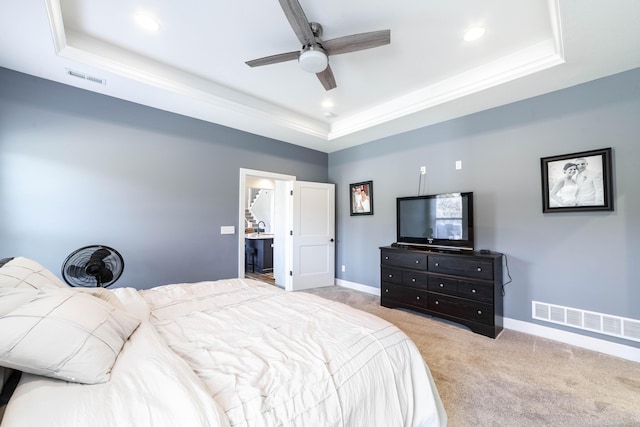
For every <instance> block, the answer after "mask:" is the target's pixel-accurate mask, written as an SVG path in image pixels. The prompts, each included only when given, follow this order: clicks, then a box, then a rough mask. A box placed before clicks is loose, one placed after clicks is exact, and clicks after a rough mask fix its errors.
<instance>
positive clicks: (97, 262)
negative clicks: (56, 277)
mask: <svg viewBox="0 0 640 427" xmlns="http://www.w3.org/2000/svg"><path fill="white" fill-rule="evenodd" d="M122 270H124V260H123V259H122V255H120V253H119V252H118V251H116V250H115V249H113V248H110V247H108V246H102V245H93V246H85V247H84V248H80V249H78V250H77V251H75V252H73V253H72V254H71V255H69V256H68V257H67V259H66V260H64V263H62V277H63V278H64V280H65V282H67V283H68V284H69V285H71V286H82V287H103V288H106V287H107V286H111V285H112V284H113V283H114V282H115V281H116V280H118V279H119V278H120V275H122Z"/></svg>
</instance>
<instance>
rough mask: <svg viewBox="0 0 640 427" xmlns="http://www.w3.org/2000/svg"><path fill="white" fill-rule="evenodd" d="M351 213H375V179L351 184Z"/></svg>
mask: <svg viewBox="0 0 640 427" xmlns="http://www.w3.org/2000/svg"><path fill="white" fill-rule="evenodd" d="M349 196H350V198H351V203H350V206H351V215H352V216H353V215H373V181H365V182H357V183H355V184H349Z"/></svg>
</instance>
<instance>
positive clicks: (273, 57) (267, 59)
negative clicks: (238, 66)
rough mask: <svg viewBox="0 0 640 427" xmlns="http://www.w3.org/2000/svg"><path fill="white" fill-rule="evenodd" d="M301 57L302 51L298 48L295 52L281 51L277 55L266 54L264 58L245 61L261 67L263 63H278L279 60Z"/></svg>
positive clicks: (251, 65)
mask: <svg viewBox="0 0 640 427" xmlns="http://www.w3.org/2000/svg"><path fill="white" fill-rule="evenodd" d="M299 57H300V52H299V51H297V50H296V51H295V52H287V53H279V54H277V55H271V56H265V57H264V58H258V59H254V60H252V61H247V62H245V64H247V65H248V66H249V67H260V66H262V65H269V64H277V63H279V62H285V61H293V60H294V59H298V58H299Z"/></svg>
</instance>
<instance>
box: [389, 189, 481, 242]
mask: <svg viewBox="0 0 640 427" xmlns="http://www.w3.org/2000/svg"><path fill="white" fill-rule="evenodd" d="M397 229H398V233H397V244H398V245H406V246H415V247H418V248H424V249H447V250H473V193H471V192H469V193H447V194H431V195H426V196H413V197H399V198H398V199H397Z"/></svg>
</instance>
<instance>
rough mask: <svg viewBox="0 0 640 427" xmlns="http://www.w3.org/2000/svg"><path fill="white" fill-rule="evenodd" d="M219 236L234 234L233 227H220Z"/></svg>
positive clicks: (234, 229)
mask: <svg viewBox="0 0 640 427" xmlns="http://www.w3.org/2000/svg"><path fill="white" fill-rule="evenodd" d="M220 234H236V227H235V225H223V226H221V227H220Z"/></svg>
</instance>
